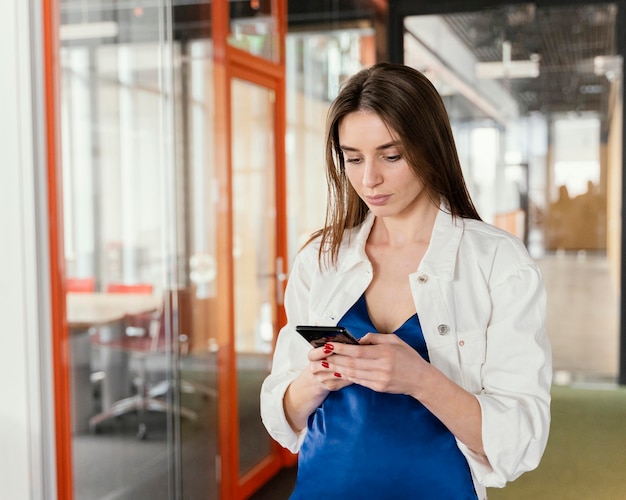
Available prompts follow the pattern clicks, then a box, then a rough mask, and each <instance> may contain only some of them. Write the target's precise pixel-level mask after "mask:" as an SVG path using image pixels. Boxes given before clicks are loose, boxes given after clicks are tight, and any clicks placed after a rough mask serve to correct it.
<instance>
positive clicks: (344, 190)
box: [313, 63, 480, 264]
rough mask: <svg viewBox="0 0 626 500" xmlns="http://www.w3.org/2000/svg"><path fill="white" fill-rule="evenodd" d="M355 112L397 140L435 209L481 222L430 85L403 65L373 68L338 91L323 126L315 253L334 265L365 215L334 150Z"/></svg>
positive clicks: (443, 110)
mask: <svg viewBox="0 0 626 500" xmlns="http://www.w3.org/2000/svg"><path fill="white" fill-rule="evenodd" d="M355 111H368V112H374V113H376V115H378V117H379V118H380V119H381V120H382V121H383V122H384V123H385V124H386V125H387V126H388V127H389V128H390V130H391V131H393V132H394V133H395V134H397V136H398V139H399V140H400V142H401V144H402V149H403V153H404V156H405V159H406V161H407V163H408V164H409V165H410V167H411V168H412V170H413V172H414V173H415V175H416V176H417V177H418V178H419V179H420V180H421V181H422V182H423V183H424V185H425V186H426V189H427V191H428V193H429V195H430V196H431V198H432V199H433V201H435V202H436V203H437V204H439V202H440V200H443V201H444V202H445V204H446V205H447V207H448V208H449V210H450V214H451V215H452V216H455V217H463V218H470V219H478V220H480V216H479V215H478V212H477V211H476V208H475V207H474V204H473V202H472V200H471V198H470V195H469V192H468V190H467V186H466V185H465V180H464V179H463V172H462V170H461V164H460V162H459V157H458V154H457V150H456V145H455V142H454V137H453V135H452V129H451V127H450V120H449V118H448V113H447V112H446V108H445V106H444V104H443V101H442V99H441V96H440V95H439V93H438V92H437V90H436V89H435V87H434V86H433V85H432V83H431V82H430V80H429V79H428V78H426V77H425V76H424V75H423V74H422V73H420V72H419V71H417V70H415V69H413V68H411V67H409V66H404V65H402V64H391V63H378V64H375V65H374V66H371V67H369V68H366V69H363V70H361V71H359V72H358V73H356V74H355V75H354V76H352V77H351V78H350V79H349V80H348V81H347V82H346V83H345V84H344V85H343V86H342V88H341V90H340V91H339V95H338V96H337V98H336V99H335V100H334V101H333V103H332V104H331V106H330V109H329V111H328V116H327V121H326V178H327V181H328V206H327V208H326V222H325V224H324V228H323V229H321V230H320V231H318V232H317V233H316V234H315V235H314V236H313V238H314V237H317V236H319V235H320V234H321V246H320V251H319V258H320V263H321V261H322V259H323V258H324V257H326V258H328V259H329V262H330V263H331V264H335V263H336V261H337V256H338V253H339V246H340V244H341V241H342V239H343V236H344V233H345V231H346V230H347V229H351V228H353V227H356V226H358V225H359V224H361V223H362V222H363V220H364V219H365V217H366V216H367V213H368V212H369V209H368V207H367V205H366V204H365V202H364V201H363V200H361V198H360V197H359V196H358V195H357V193H356V192H355V191H354V189H353V188H352V186H351V184H350V182H349V181H348V178H347V176H346V173H345V163H344V157H343V153H342V151H341V148H340V145H339V125H340V123H341V120H342V119H343V118H344V117H345V116H346V115H348V114H349V113H353V112H355Z"/></svg>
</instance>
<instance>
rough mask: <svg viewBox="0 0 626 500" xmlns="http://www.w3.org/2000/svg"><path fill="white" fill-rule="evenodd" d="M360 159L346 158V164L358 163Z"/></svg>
mask: <svg viewBox="0 0 626 500" xmlns="http://www.w3.org/2000/svg"><path fill="white" fill-rule="evenodd" d="M360 161H361V158H346V163H359V162H360Z"/></svg>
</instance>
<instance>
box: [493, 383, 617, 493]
mask: <svg viewBox="0 0 626 500" xmlns="http://www.w3.org/2000/svg"><path fill="white" fill-rule="evenodd" d="M488 496H489V500H509V499H515V500H518V499H532V500H542V499H550V500H569V499H572V500H573V499H575V500H587V499H589V500H625V499H626V389H625V388H620V389H606V390H604V389H586V388H566V387H554V388H553V390H552V426H551V431H550V439H549V440H548V446H547V448H546V452H545V454H544V456H543V459H542V461H541V464H539V467H538V468H537V469H536V470H534V471H531V472H527V473H526V474H524V475H522V476H521V477H520V478H518V479H517V480H515V481H514V482H512V483H509V484H508V485H507V486H506V487H505V488H503V489H499V488H489V490H488Z"/></svg>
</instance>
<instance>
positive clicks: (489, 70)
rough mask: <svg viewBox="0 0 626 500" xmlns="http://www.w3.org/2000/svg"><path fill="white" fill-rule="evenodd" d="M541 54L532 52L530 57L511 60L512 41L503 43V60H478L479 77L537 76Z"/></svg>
mask: <svg viewBox="0 0 626 500" xmlns="http://www.w3.org/2000/svg"><path fill="white" fill-rule="evenodd" d="M540 59H541V57H540V56H539V54H532V55H531V57H530V59H528V60H522V61H512V60H511V42H506V41H505V42H503V43H502V61H496V62H478V63H476V64H475V66H474V71H475V73H476V77H477V78H490V79H506V78H537V77H538V76H539V60H540Z"/></svg>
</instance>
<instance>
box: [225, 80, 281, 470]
mask: <svg viewBox="0 0 626 500" xmlns="http://www.w3.org/2000/svg"><path fill="white" fill-rule="evenodd" d="M231 92H232V98H231V99H232V101H231V102H232V117H233V125H232V126H233V129H232V130H233V134H232V136H233V150H232V161H233V173H232V176H233V177H232V185H233V258H234V275H235V349H236V352H237V386H238V402H239V470H240V473H244V472H246V471H248V470H250V468H251V467H253V466H254V465H256V464H257V463H259V462H260V461H261V460H262V459H263V458H265V457H266V456H268V455H269V454H270V452H271V445H270V439H269V436H268V435H267V432H266V431H265V429H264V427H263V425H262V423H261V419H260V418H259V415H260V407H259V394H260V390H261V383H262V382H263V379H264V378H265V377H266V376H267V374H268V373H269V364H270V363H269V361H270V352H271V349H272V341H273V339H274V332H275V329H276V318H275V315H276V279H275V278H276V206H275V192H274V183H275V170H274V159H275V153H274V99H275V95H274V92H273V91H271V90H268V89H266V88H263V87H259V86H256V85H253V84H251V83H247V82H243V81H241V80H233V82H232V86H231Z"/></svg>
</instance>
